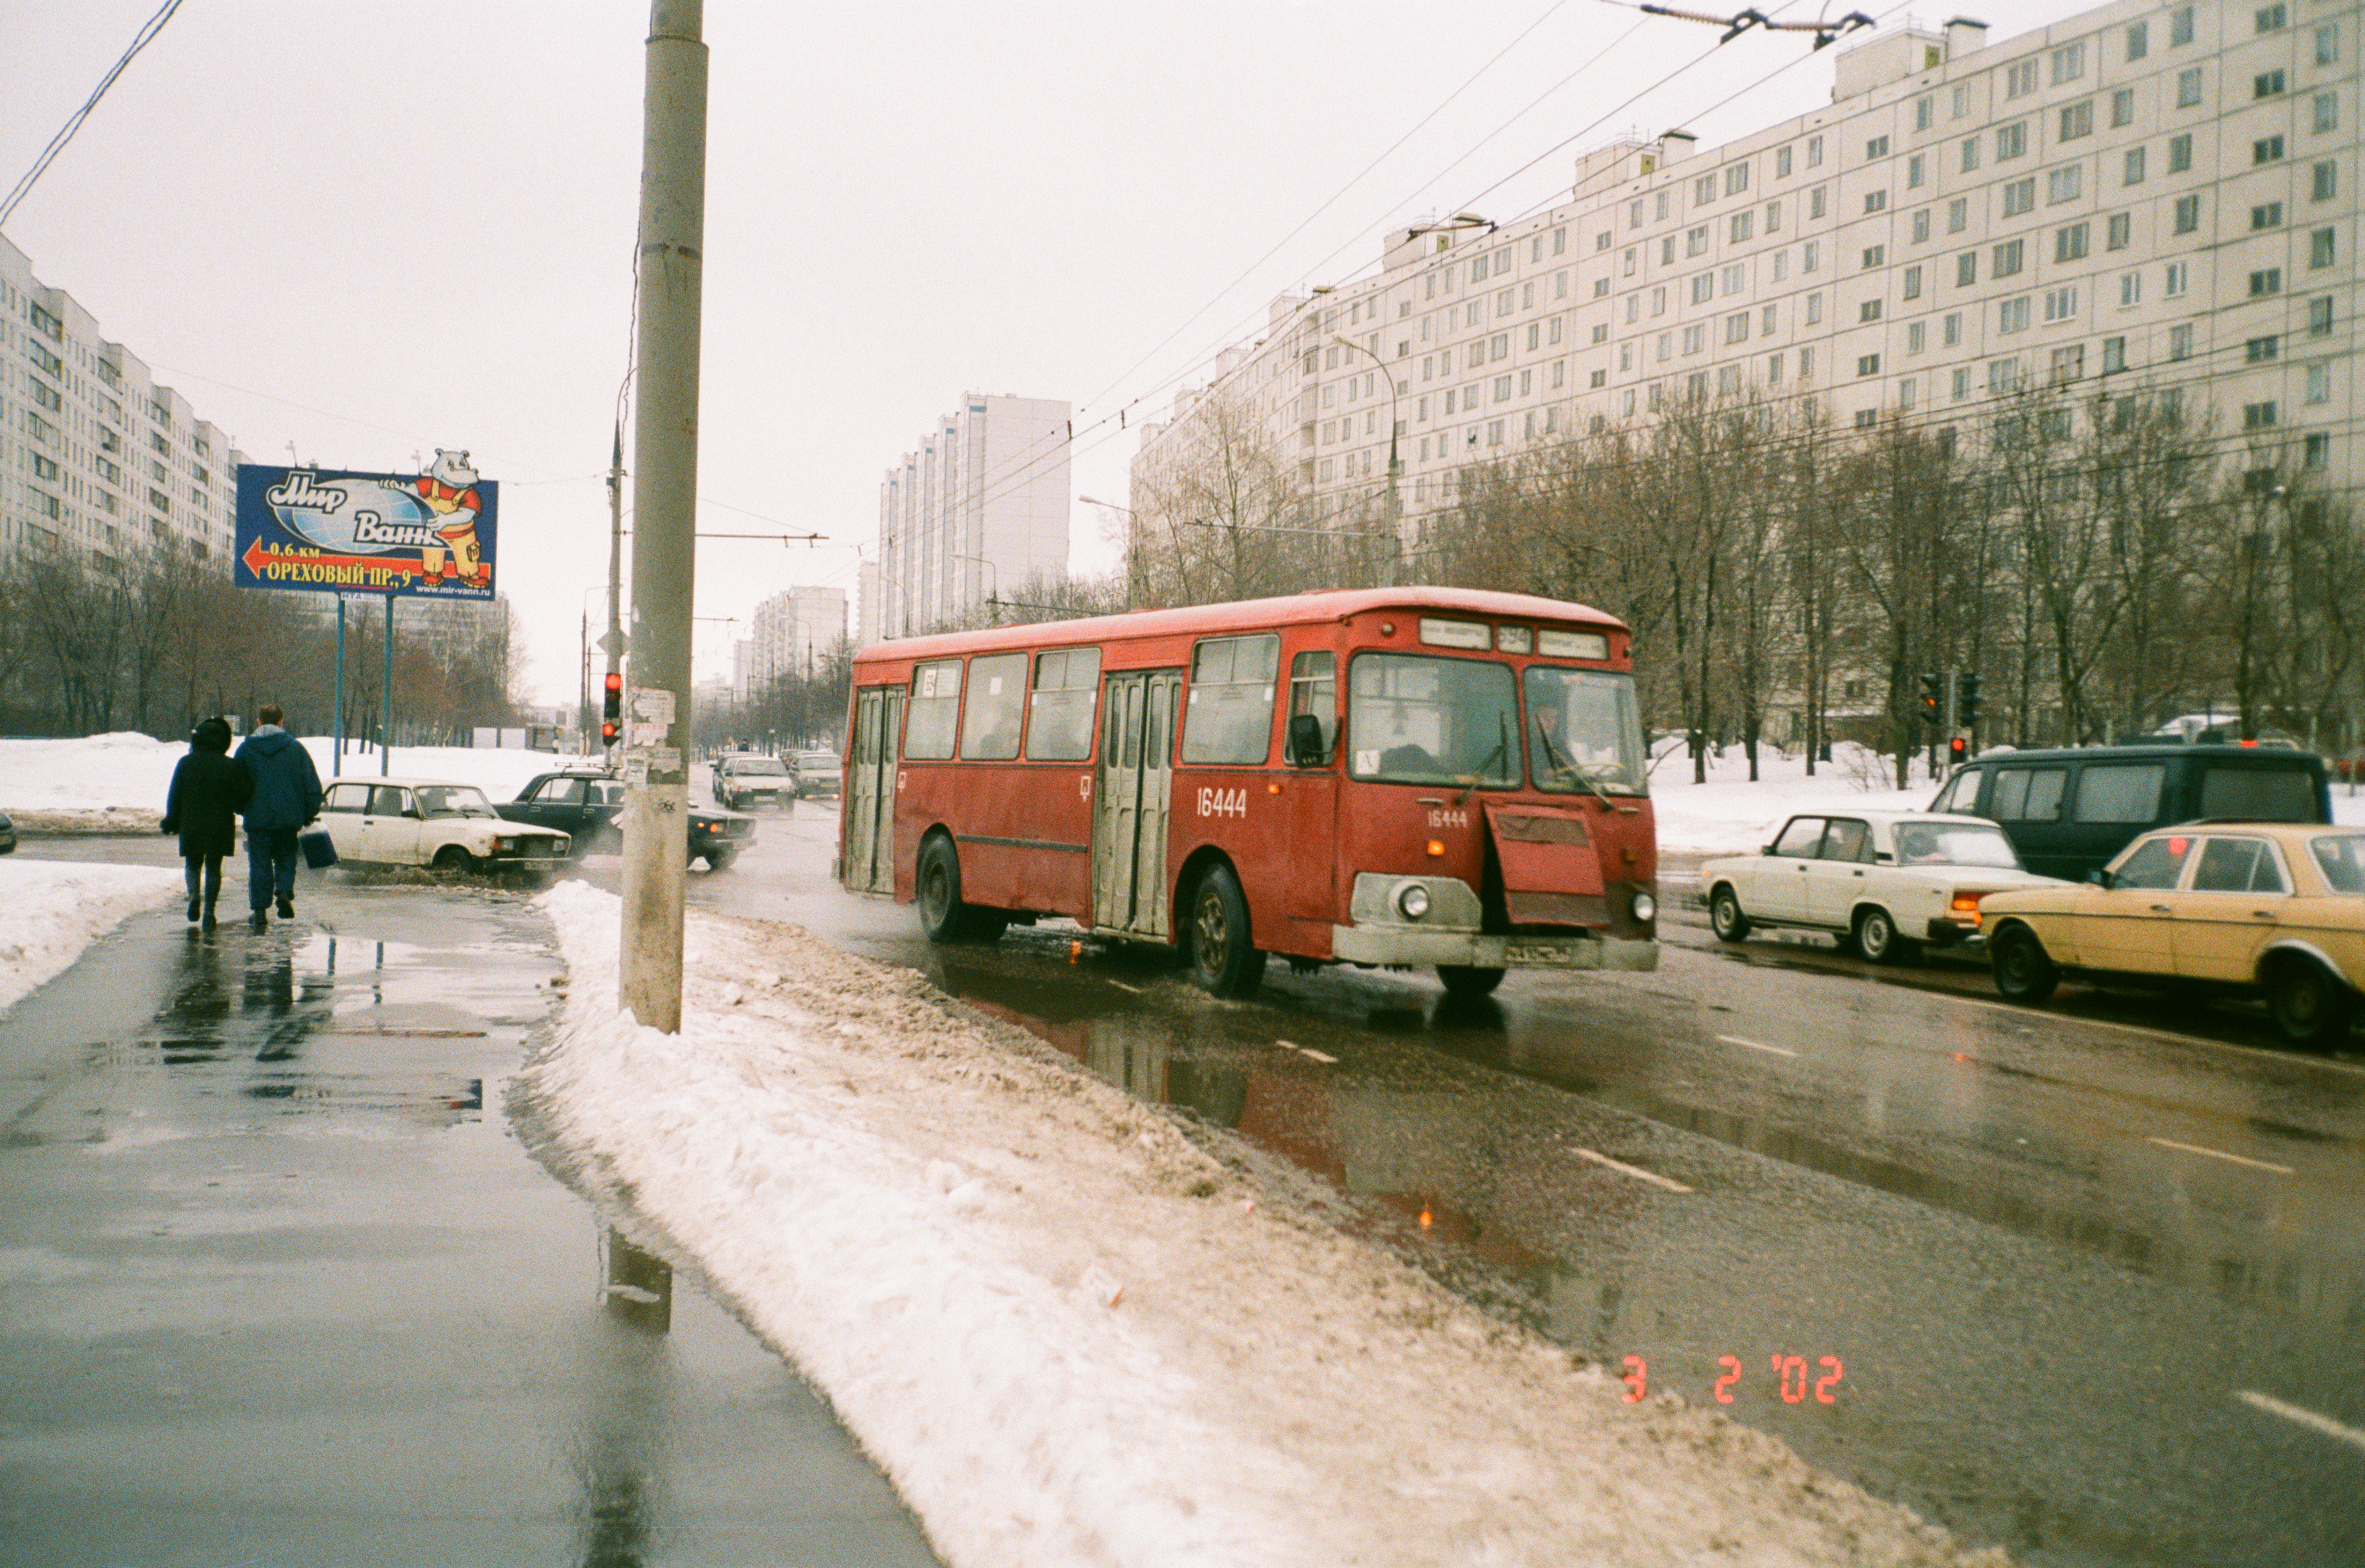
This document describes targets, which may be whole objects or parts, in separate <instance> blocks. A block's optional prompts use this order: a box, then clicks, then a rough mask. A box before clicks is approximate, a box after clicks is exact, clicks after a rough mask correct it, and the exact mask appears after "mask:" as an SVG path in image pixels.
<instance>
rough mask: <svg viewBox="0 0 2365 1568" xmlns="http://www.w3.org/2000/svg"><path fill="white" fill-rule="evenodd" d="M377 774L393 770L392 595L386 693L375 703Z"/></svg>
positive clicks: (388, 615)
mask: <svg viewBox="0 0 2365 1568" xmlns="http://www.w3.org/2000/svg"><path fill="white" fill-rule="evenodd" d="M377 711H378V730H377V776H378V777H379V778H386V777H387V775H389V774H391V773H392V772H393V771H394V595H392V594H388V595H387V596H386V695H385V696H384V698H383V699H381V700H380V701H379V702H378V705H377Z"/></svg>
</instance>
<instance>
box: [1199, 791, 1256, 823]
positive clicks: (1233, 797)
mask: <svg viewBox="0 0 2365 1568" xmlns="http://www.w3.org/2000/svg"><path fill="white" fill-rule="evenodd" d="M1199 814H1200V815H1201V816H1203V817H1244V816H1246V815H1248V814H1249V792H1248V791H1247V790H1200V791H1199Z"/></svg>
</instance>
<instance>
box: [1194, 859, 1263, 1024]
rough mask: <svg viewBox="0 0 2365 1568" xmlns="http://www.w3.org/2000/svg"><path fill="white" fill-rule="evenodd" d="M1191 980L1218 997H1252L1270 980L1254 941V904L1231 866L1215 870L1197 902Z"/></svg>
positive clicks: (1204, 879) (1202, 885)
mask: <svg viewBox="0 0 2365 1568" xmlns="http://www.w3.org/2000/svg"><path fill="white" fill-rule="evenodd" d="M1191 978H1192V979H1193V980H1196V981H1197V982H1198V984H1199V989H1201V990H1202V991H1208V992H1211V993H1212V994H1214V995H1216V996H1246V995H1247V994H1248V993H1249V992H1250V991H1254V990H1255V989H1256V988H1257V982H1258V981H1259V980H1262V979H1263V978H1264V955H1263V954H1262V953H1261V952H1259V951H1258V950H1257V949H1256V947H1255V946H1253V945H1251V944H1250V940H1249V901H1248V900H1247V899H1246V898H1245V897H1244V896H1242V894H1241V892H1240V881H1239V878H1238V877H1235V876H1233V875H1232V870H1231V868H1230V867H1228V866H1216V867H1211V868H1209V869H1208V871H1207V874H1206V875H1205V876H1204V877H1202V878H1200V879H1199V890H1198V891H1197V892H1196V893H1194V894H1193V895H1192V899H1191Z"/></svg>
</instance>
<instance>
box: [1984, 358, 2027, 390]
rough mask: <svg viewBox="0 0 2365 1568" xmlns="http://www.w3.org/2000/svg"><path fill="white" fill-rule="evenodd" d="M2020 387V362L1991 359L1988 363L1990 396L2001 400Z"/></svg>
mask: <svg viewBox="0 0 2365 1568" xmlns="http://www.w3.org/2000/svg"><path fill="white" fill-rule="evenodd" d="M2019 385H2020V361H2018V360H2017V359H1991V360H1990V361H1988V395H1989V396H1990V397H1991V398H2000V397H2001V396H2003V394H2005V393H2007V392H2009V391H2011V390H2012V388H2013V387H2015V386H2019Z"/></svg>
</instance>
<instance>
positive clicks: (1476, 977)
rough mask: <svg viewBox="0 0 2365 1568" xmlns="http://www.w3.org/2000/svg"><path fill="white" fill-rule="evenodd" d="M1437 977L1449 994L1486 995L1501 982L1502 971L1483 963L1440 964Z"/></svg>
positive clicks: (1491, 992)
mask: <svg viewBox="0 0 2365 1568" xmlns="http://www.w3.org/2000/svg"><path fill="white" fill-rule="evenodd" d="M1437 978H1438V979H1439V980H1441V981H1443V982H1444V984H1445V990H1446V993H1447V994H1448V995H1451V996H1488V995H1491V994H1493V992H1494V990H1495V988H1496V986H1498V985H1500V984H1502V983H1503V971H1502V970H1501V969H1492V968H1489V967H1487V966H1486V965H1484V964H1440V965H1438V966H1437Z"/></svg>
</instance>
